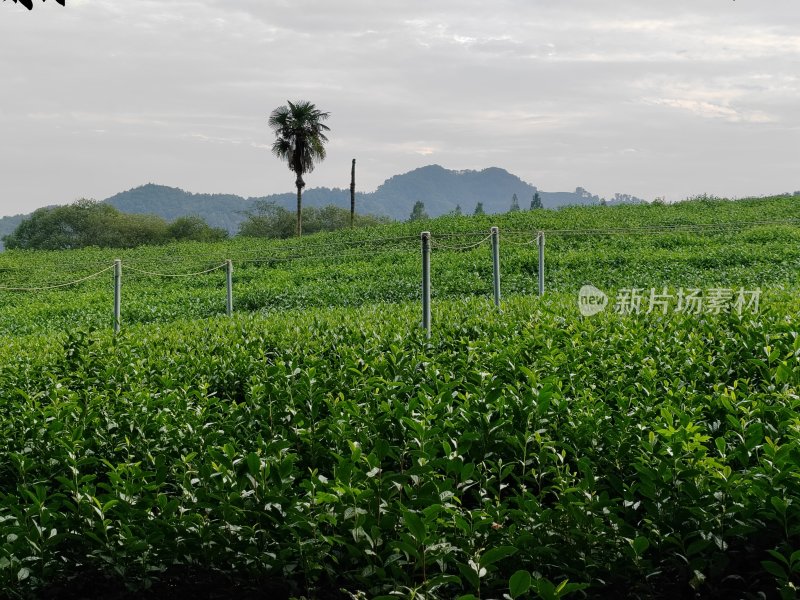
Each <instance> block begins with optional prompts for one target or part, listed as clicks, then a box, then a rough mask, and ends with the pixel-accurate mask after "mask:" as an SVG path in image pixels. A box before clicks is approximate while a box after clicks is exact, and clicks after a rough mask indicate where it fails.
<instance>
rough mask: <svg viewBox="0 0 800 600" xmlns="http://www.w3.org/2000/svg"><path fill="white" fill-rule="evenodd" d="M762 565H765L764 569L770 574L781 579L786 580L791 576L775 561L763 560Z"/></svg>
mask: <svg viewBox="0 0 800 600" xmlns="http://www.w3.org/2000/svg"><path fill="white" fill-rule="evenodd" d="M761 566H762V567H764V570H765V571H766V572H767V573H769V574H770V575H774V576H775V577H777V578H778V579H780V580H781V581H786V580H788V579H789V576H788V575H787V574H786V571H785V570H784V568H783V567H782V566H780V565H779V564H778V563H776V562H774V561H771V560H762V561H761Z"/></svg>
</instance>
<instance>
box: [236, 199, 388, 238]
mask: <svg viewBox="0 0 800 600" xmlns="http://www.w3.org/2000/svg"><path fill="white" fill-rule="evenodd" d="M302 211H303V214H302V218H303V224H304V225H303V228H304V229H305V232H306V233H317V232H320V231H335V230H338V229H345V228H347V227H349V226H350V211H348V210H347V209H346V208H340V207H338V206H335V205H333V204H330V205H328V206H324V207H322V208H317V207H315V206H304V207H303V208H302ZM244 214H245V215H246V217H247V218H246V219H245V221H244V222H242V224H241V225H240V226H239V235H241V236H244V237H269V238H288V237H291V236H292V234H293V233H294V216H293V215H292V213H291V212H289V211H288V210H287V209H285V208H284V207H282V206H278V205H277V204H275V202H272V201H263V200H262V201H259V202H256V204H255V206H254V208H253V210H249V211H246V212H245V213H244ZM354 216H355V219H354V220H353V226H354V227H370V226H374V225H381V224H385V223H389V222H390V221H391V219H390V218H389V217H376V216H373V215H359V214H356V215H354Z"/></svg>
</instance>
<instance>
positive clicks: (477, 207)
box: [472, 202, 486, 215]
mask: <svg viewBox="0 0 800 600" xmlns="http://www.w3.org/2000/svg"><path fill="white" fill-rule="evenodd" d="M472 214H473V215H485V214H486V212H484V210H483V202H478V203H477V204H476V205H475V212H473V213H472Z"/></svg>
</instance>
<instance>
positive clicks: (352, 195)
mask: <svg viewBox="0 0 800 600" xmlns="http://www.w3.org/2000/svg"><path fill="white" fill-rule="evenodd" d="M355 219H356V159H355V158H354V159H353V166H352V168H351V169H350V227H353V226H354V224H355Z"/></svg>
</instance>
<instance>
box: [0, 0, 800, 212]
mask: <svg viewBox="0 0 800 600" xmlns="http://www.w3.org/2000/svg"><path fill="white" fill-rule="evenodd" d="M33 1H34V6H33V10H31V11H28V10H27V9H26V8H24V7H23V6H22V5H20V4H14V3H12V2H2V3H0V51H2V58H0V86H1V87H0V214H4V215H7V214H15V213H19V212H29V211H31V210H33V209H35V208H37V207H39V206H44V205H48V204H64V203H68V202H72V201H73V200H75V199H77V198H80V197H88V198H95V199H98V200H99V199H103V198H106V197H108V196H110V195H112V194H114V193H116V192H119V191H123V190H126V189H129V188H132V187H135V186H138V185H141V184H144V183H148V182H152V183H159V184H164V185H170V186H177V187H181V188H183V189H185V190H188V191H192V192H207V193H216V192H226V193H235V194H240V195H242V196H261V195H266V194H269V193H275V192H291V191H293V182H294V176H293V175H292V173H291V172H290V171H289V170H288V168H287V167H286V166H285V165H284V164H283V163H281V162H280V161H279V160H278V159H276V158H274V157H273V156H272V155H271V154H270V151H269V146H270V144H271V142H272V133H271V131H270V130H269V128H268V126H267V117H268V115H269V113H270V112H271V111H272V109H274V108H275V107H277V106H279V105H281V104H285V103H286V101H287V100H299V99H305V100H309V101H311V102H314V103H315V104H316V105H317V107H318V108H319V109H321V110H324V111H329V112H330V113H331V116H330V119H329V121H328V125H329V126H330V127H331V132H330V136H329V137H330V143H329V145H328V157H327V159H326V160H325V162H324V163H322V164H321V165H319V166H318V168H317V169H316V170H315V171H314V172H313V173H312V174H310V175H308V176H307V177H306V181H307V183H308V186H309V187H318V186H328V187H343V188H346V187H347V186H348V185H349V178H350V161H351V159H352V158H356V159H357V161H358V163H357V164H358V166H357V187H358V189H359V190H361V191H372V190H374V189H375V187H376V186H378V185H379V184H380V183H382V182H383V181H384V180H385V179H386V178H388V177H390V176H392V175H396V174H398V173H403V172H406V171H409V170H411V169H414V168H416V167H420V166H423V165H427V164H433V163H436V164H440V165H442V166H444V167H446V168H449V169H482V168H485V167H490V166H497V167H502V168H505V169H507V170H509V171H511V172H512V173H514V174H516V175H518V176H520V177H521V178H522V179H524V180H526V181H528V182H530V183H532V184H533V185H536V186H538V187H539V188H540V189H542V190H546V191H572V190H574V189H575V188H576V187H577V186H581V187H584V188H586V189H587V190H589V191H590V192H592V193H594V194H599V195H601V196H605V197H610V196H612V195H613V194H614V193H615V192H624V193H630V194H634V195H637V196H640V197H643V198H646V199H649V200H650V199H653V198H654V197H656V196H666V198H667V200H669V201H673V200H680V199H682V198H685V197H687V196H691V195H695V194H701V193H708V194H715V195H719V196H726V197H743V196H748V195H764V194H772V193H781V192H786V191H794V190H798V189H800V0H735V1H733V0H661V1H658V2H654V1H651V2H646V1H643V0H491V1H487V0H481V1H480V2H478V1H476V0H457V1H456V0H404V1H402V2H400V1H398V2H391V1H389V0H341V1H333V0H328V1H322V0H319V1H317V2H312V1H310V0H291V1H289V0H170V1H166V2H165V1H163V0H160V1H154V0H67V1H66V6H65V7H62V6H60V5H59V4H57V3H56V2H55V1H53V0H49V1H47V2H42V1H41V0H33Z"/></svg>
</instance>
